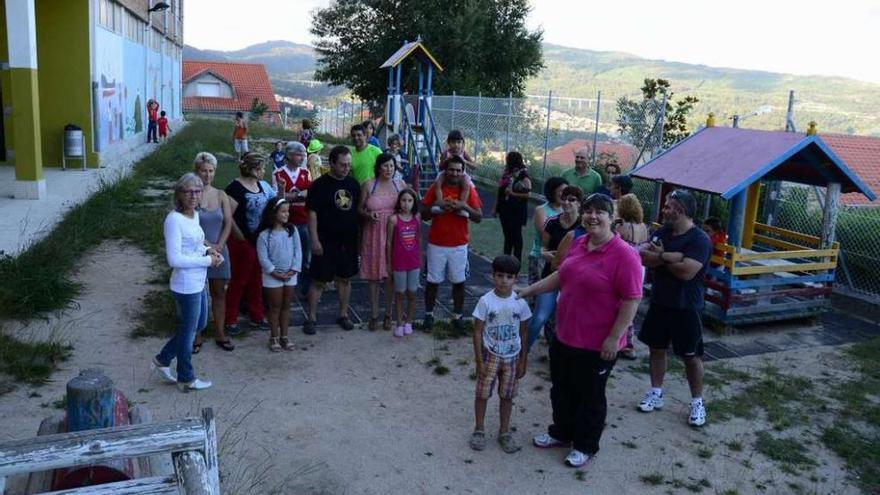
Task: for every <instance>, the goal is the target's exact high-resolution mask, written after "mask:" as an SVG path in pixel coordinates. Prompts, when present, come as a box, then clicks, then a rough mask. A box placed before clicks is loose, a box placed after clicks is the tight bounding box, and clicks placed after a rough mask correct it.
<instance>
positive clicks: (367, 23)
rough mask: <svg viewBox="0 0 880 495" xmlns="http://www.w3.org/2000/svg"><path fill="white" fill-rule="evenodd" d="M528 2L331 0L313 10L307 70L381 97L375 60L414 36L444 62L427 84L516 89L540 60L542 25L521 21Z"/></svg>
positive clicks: (383, 83) (383, 78) (383, 77)
mask: <svg viewBox="0 0 880 495" xmlns="http://www.w3.org/2000/svg"><path fill="white" fill-rule="evenodd" d="M529 10H530V7H529V2H528V0H449V1H445V2H430V1H429V2H426V1H424V0H372V1H369V2H363V1H361V0H335V1H334V2H332V3H331V4H330V5H329V6H328V7H326V8H324V9H318V10H317V11H315V12H314V14H313V20H312V27H311V33H312V34H313V35H314V36H315V37H316V38H317V39H316V42H315V51H316V52H317V69H316V71H315V78H316V79H318V80H320V81H326V82H328V83H330V84H333V85H344V86H346V87H348V89H349V90H351V92H352V93H354V94H355V95H356V96H357V97H358V98H360V99H362V100H367V101H383V100H384V98H385V95H386V94H387V90H388V72H387V71H385V70H380V69H379V66H380V65H382V63H383V62H384V61H385V60H386V59H387V58H388V57H390V56H391V54H393V53H394V52H395V51H397V49H398V48H400V47H401V45H402V44H403V42H404V41H407V40H408V41H414V40H416V39H417V38H418V37H419V36H421V39H422V41H423V42H424V44H425V46H426V47H427V48H428V50H430V51H431V54H432V55H433V56H434V58H435V59H436V60H437V62H438V63H439V64H440V65H441V66H443V69H444V70H443V72H442V74H437V73H435V77H434V82H433V87H434V90H435V92H437V93H440V94H444V93H452V91H457V92H458V93H459V94H471V95H476V94H478V93H483V94H485V95H488V96H501V95H504V96H506V95H507V94H508V93H513V94H514V96H522V94H523V92H524V90H525V82H526V80H528V79H529V78H530V77H533V76H536V75H537V74H538V73H539V72H540V71H541V69H542V68H543V58H542V53H541V39H542V37H543V32H542V31H541V30H535V31H529V30H528V29H527V27H526V16H527V15H528V13H529ZM414 65H415V64H411V63H410V64H407V65H406V67H405V72H404V76H405V80H404V84H405V86H407V87H410V88H415V87H417V80H418V76H417V73H416V71H415V68H414V67H413V66H414Z"/></svg>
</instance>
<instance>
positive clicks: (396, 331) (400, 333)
mask: <svg viewBox="0 0 880 495" xmlns="http://www.w3.org/2000/svg"><path fill="white" fill-rule="evenodd" d="M403 332H404V330H403V326H398V327H397V328H395V329H394V336H395V337H403Z"/></svg>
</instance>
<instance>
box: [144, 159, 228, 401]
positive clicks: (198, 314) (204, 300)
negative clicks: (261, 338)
mask: <svg viewBox="0 0 880 495" xmlns="http://www.w3.org/2000/svg"><path fill="white" fill-rule="evenodd" d="M203 187H204V185H203V183H202V180H201V179H200V178H199V177H198V176H197V175H196V174H193V173H187V174H184V175H183V177H181V178H180V180H178V181H177V184H175V186H174V210H173V211H171V212H170V213H168V216H167V217H165V228H164V230H165V254H166V257H167V258H168V265H169V266H171V268H172V269H173V270H172V272H171V284H170V285H171V295H172V296H173V297H174V303H175V305H176V306H177V332H176V333H175V334H174V336H173V337H171V339H169V340H168V342H167V343H166V344H165V346H164V347H163V348H162V350H161V351H160V352H159V354H157V355H156V356H155V357H154V358H153V368H154V369H155V370H156V372H157V373H158V375H159V376H160V377H161V378H162V379H163V380H165V381H166V382H169V383H177V387H178V388H179V389H180V390H181V391H183V392H188V391H190V390H202V389H205V388H208V387H210V386H211V382H209V381H207V380H200V379H198V378H196V376H195V372H194V371H193V366H192V345H193V340H194V339H195V336H196V333H197V332H200V331H201V330H202V329H204V328H205V325H206V324H207V322H208V295H207V292H206V289H205V279H206V278H207V273H208V267H212V266H217V265H219V264H220V263H222V262H223V257H222V256H221V255H220V254H219V253H218V252H217V251H215V250H214V249H213V248H210V247H208V246H206V245H205V232H204V231H203V230H202V227H201V226H200V225H199V213H198V211H197V210H196V208H197V207H198V205H199V199H201V195H202V190H203ZM175 358H176V359H177V377H176V378H175V377H174V375H173V374H172V373H171V361H172V360H173V359H175Z"/></svg>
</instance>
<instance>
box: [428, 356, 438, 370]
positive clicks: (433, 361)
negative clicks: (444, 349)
mask: <svg viewBox="0 0 880 495" xmlns="http://www.w3.org/2000/svg"><path fill="white" fill-rule="evenodd" d="M425 366H427V367H429V368H432V367H435V366H440V358H438V357H432V358H431V359H429V360H428V362H427V363H425Z"/></svg>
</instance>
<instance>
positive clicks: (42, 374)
mask: <svg viewBox="0 0 880 495" xmlns="http://www.w3.org/2000/svg"><path fill="white" fill-rule="evenodd" d="M72 350H73V347H71V346H70V345H66V344H62V343H61V342H58V341H48V342H22V341H19V340H16V339H14V338H12V337H10V336H9V335H4V334H0V372H2V373H4V374H6V375H9V376H11V377H13V378H15V379H16V380H17V381H20V382H25V383H29V384H32V385H40V384H43V383H46V382H47V381H48V380H49V376H50V375H51V374H52V372H53V371H55V368H56V366H57V365H58V363H60V362H62V361H65V360H67V358H68V357H69V356H70V351H72Z"/></svg>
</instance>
